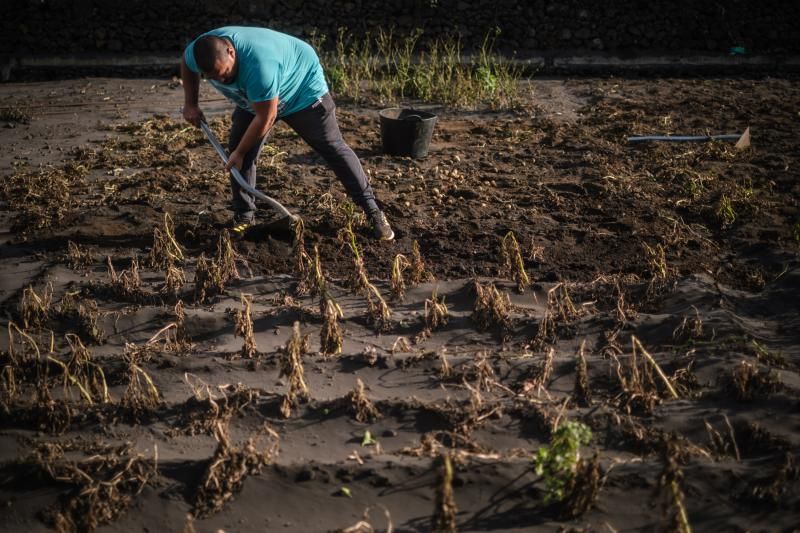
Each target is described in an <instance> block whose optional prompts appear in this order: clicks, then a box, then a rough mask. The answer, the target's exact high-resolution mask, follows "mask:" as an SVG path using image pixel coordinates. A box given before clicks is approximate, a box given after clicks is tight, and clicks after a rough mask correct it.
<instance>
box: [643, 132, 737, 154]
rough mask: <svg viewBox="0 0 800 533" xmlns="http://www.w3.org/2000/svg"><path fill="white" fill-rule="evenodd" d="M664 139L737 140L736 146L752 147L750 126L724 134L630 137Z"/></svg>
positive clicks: (647, 140)
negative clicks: (742, 130) (740, 130)
mask: <svg viewBox="0 0 800 533" xmlns="http://www.w3.org/2000/svg"><path fill="white" fill-rule="evenodd" d="M651 141H663V142H708V141H736V148H737V149H738V150H743V149H745V148H749V147H750V128H749V127H748V128H747V129H746V130H744V133H731V134H724V135H644V136H634V137H628V142H629V143H631V144H636V143H642V142H651Z"/></svg>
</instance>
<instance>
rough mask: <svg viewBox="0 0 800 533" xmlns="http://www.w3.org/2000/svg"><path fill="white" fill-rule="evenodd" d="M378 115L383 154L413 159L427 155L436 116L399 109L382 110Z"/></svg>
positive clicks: (413, 110)
mask: <svg viewBox="0 0 800 533" xmlns="http://www.w3.org/2000/svg"><path fill="white" fill-rule="evenodd" d="M379 115H380V117H381V144H382V145H383V153H385V154H389V155H400V156H406V157H411V158H413V159H420V158H422V157H425V156H426V155H428V147H429V146H430V144H431V137H433V127H434V126H435V125H436V115H434V114H433V113H427V112H425V111H417V110H415V109H401V108H399V107H392V108H389V109H384V110H383V111H381V112H380V113H379Z"/></svg>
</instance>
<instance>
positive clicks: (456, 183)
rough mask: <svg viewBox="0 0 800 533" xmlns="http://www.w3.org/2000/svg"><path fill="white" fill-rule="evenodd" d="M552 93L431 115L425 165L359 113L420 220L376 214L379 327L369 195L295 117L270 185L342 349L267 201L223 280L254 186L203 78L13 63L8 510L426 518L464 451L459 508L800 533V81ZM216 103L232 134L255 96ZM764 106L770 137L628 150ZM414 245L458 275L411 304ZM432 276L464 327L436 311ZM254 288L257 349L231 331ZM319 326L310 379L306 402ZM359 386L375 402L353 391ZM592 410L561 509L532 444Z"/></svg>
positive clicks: (511, 518)
mask: <svg viewBox="0 0 800 533" xmlns="http://www.w3.org/2000/svg"><path fill="white" fill-rule="evenodd" d="M530 90H531V98H530V103H529V105H527V106H526V108H525V109H524V110H521V111H519V112H516V113H503V114H493V113H488V112H452V111H445V110H441V109H437V108H431V109H432V110H433V111H434V112H437V113H438V114H439V123H438V124H437V127H436V133H435V137H434V140H433V145H432V147H431V153H430V156H429V157H428V158H426V159H425V160H422V161H412V160H409V159H404V158H396V157H390V156H385V155H383V154H382V153H381V149H380V133H379V129H378V120H377V111H378V109H377V108H371V107H370V108H364V107H356V106H352V105H348V104H347V103H346V102H340V108H339V110H338V115H339V120H340V125H341V127H342V130H343V132H344V134H345V138H346V139H347V140H348V141H349V142H350V143H351V145H352V147H353V148H354V149H355V150H356V152H357V153H358V154H359V156H360V157H361V159H362V161H363V163H364V166H365V168H367V169H368V171H369V173H370V176H371V179H372V182H373V186H374V188H375V190H376V193H377V194H378V196H379V198H380V199H381V201H382V202H383V204H384V207H385V211H386V213H387V215H388V216H389V219H390V220H391V222H392V223H393V225H394V227H395V230H396V233H397V239H396V241H394V242H392V243H375V242H372V241H370V240H369V239H368V237H367V235H368V233H367V228H366V226H363V225H362V224H361V221H360V220H359V219H358V217H356V218H355V220H354V227H355V235H356V238H357V242H358V245H359V246H360V247H361V250H362V253H363V258H364V263H365V266H366V270H367V271H368V273H369V277H370V279H372V280H373V281H374V283H375V286H376V287H377V289H378V290H379V291H380V293H381V294H382V295H383V296H384V297H385V298H386V300H387V302H388V304H389V307H390V308H391V318H390V324H388V325H387V326H386V327H385V328H383V330H381V331H376V326H375V324H374V323H373V322H372V321H370V320H369V319H368V318H367V317H366V316H365V312H366V310H367V307H368V305H367V299H366V298H365V296H364V295H363V294H361V293H359V292H357V291H353V290H350V288H349V287H350V285H349V283H348V281H347V280H348V278H349V277H350V276H351V274H352V272H353V260H352V254H351V252H350V249H349V248H348V247H347V245H346V244H343V243H342V241H341V240H339V238H338V235H339V233H340V230H341V229H342V228H343V227H344V225H345V223H346V220H347V218H346V212H347V211H346V209H343V208H342V205H343V203H342V201H343V199H344V194H343V190H342V188H341V186H340V185H339V184H338V183H337V182H336V180H335V178H334V177H333V176H332V174H331V173H330V172H328V170H327V169H326V167H325V165H324V164H323V162H322V161H321V160H320V159H319V158H318V157H317V156H316V155H315V154H313V153H312V152H311V150H310V149H309V148H308V147H307V146H306V145H304V144H303V143H302V141H301V140H300V139H298V138H297V136H296V135H294V134H293V132H292V131H291V130H290V129H288V128H287V127H286V126H285V125H283V124H279V125H278V126H277V127H276V130H275V132H274V134H273V136H272V142H271V143H270V145H269V146H268V147H267V148H266V150H265V152H264V154H263V155H262V158H261V162H260V174H261V175H260V183H259V185H260V187H261V188H262V189H264V190H265V191H268V194H270V195H272V196H274V197H276V198H278V199H279V200H280V201H281V202H283V203H284V204H285V205H286V206H287V207H289V208H290V209H291V210H292V211H294V212H296V213H297V214H299V215H301V216H302V217H303V219H304V221H305V247H306V249H307V250H308V251H309V252H311V251H312V250H313V247H314V246H315V245H316V246H318V249H319V253H320V259H321V263H322V266H323V269H324V272H325V274H326V276H327V278H328V280H329V281H328V285H329V290H330V294H331V295H332V296H333V297H334V298H335V299H336V301H337V302H338V303H339V305H340V306H341V308H342V311H343V319H342V320H340V325H341V327H342V329H343V332H344V342H343V350H342V353H341V354H339V355H335V356H328V357H325V356H323V355H321V354H320V353H319V352H320V330H321V329H322V325H323V319H322V317H321V315H320V306H319V297H317V296H312V295H310V294H298V291H297V288H298V287H297V286H298V284H297V281H298V273H297V272H296V270H295V253H294V241H293V235H292V234H291V233H290V232H286V231H277V230H274V228H273V227H272V226H271V225H270V224H269V222H270V220H269V218H270V215H269V213H267V212H265V213H263V217H262V220H263V223H262V224H260V225H259V226H258V227H257V228H255V229H254V230H252V231H251V232H250V233H249V234H248V235H247V236H246V237H245V238H244V239H242V240H238V241H235V242H234V243H233V248H234V250H235V259H234V264H235V266H236V270H237V272H238V276H237V275H234V276H232V277H231V279H229V280H228V281H227V283H226V284H225V287H224V289H222V290H221V291H218V292H216V293H215V292H210V293H209V294H208V295H207V297H206V298H204V299H202V300H198V298H197V291H196V288H195V287H196V278H197V276H196V273H197V270H198V260H199V258H200V256H201V254H202V255H203V256H204V258H212V257H214V256H215V255H216V254H217V243H218V239H219V238H220V235H222V234H223V233H224V231H223V230H224V228H225V226H226V224H227V223H228V218H229V216H230V214H229V212H228V211H227V202H228V200H227V198H228V192H227V178H226V177H225V175H224V173H223V172H222V171H221V168H220V165H219V163H218V161H217V159H216V155H215V154H214V153H213V151H212V149H211V148H210V146H209V145H208V144H207V143H206V142H205V141H204V139H203V137H202V134H200V133H199V132H198V131H196V130H193V129H191V128H188V127H187V126H186V125H185V124H183V123H182V122H181V121H180V120H179V111H178V110H179V109H180V106H181V102H182V89H181V88H180V87H179V86H178V85H177V84H175V83H173V82H170V81H169V80H155V79H154V80H123V79H81V80H70V81H54V82H41V83H24V84H21V83H20V84H5V85H0V112H2V116H1V118H2V120H0V126H3V125H4V126H6V127H3V128H0V146H2V147H3V150H2V152H1V153H0V173H2V176H3V186H2V187H0V200H2V205H3V209H2V213H0V242H2V244H0V305H1V306H2V310H3V318H2V322H3V328H2V332H0V347H2V349H3V353H2V355H0V357H2V359H0V362H2V365H1V366H2V368H3V373H2V375H0V529H2V530H3V531H9V532H11V531H40V530H46V529H53V528H55V527H57V526H58V527H62V528H65V530H69V528H70V527H74V528H75V529H77V530H88V529H91V528H93V527H95V526H97V527H98V529H99V530H102V531H140V530H141V531H178V530H181V529H182V528H183V527H184V525H185V524H186V520H187V519H186V516H187V514H188V513H194V514H195V515H197V518H196V519H195V522H194V528H195V529H196V530H197V531H217V530H218V529H223V530H225V531H274V530H284V531H332V530H338V529H342V528H347V527H349V526H353V525H354V524H356V523H357V522H359V520H361V519H362V516H363V514H364V512H365V510H367V509H369V516H368V518H367V519H366V520H367V521H368V522H369V523H370V524H371V525H372V527H374V528H375V529H376V530H380V531H386V530H387V529H389V528H390V527H391V528H393V530H394V531H430V530H431V529H432V517H434V516H435V514H436V509H439V508H441V507H442V505H439V504H440V503H441V501H442V500H441V495H440V494H439V492H440V491H441V488H442V486H443V485H447V484H443V483H442V478H443V477H446V476H444V475H443V472H444V471H445V470H446V469H445V468H444V467H443V466H442V464H443V460H442V457H443V456H444V455H447V456H448V457H450V461H451V462H452V465H453V477H452V482H451V483H450V484H449V487H450V488H451V489H452V495H453V498H454V503H455V507H456V509H457V511H456V514H455V522H456V524H457V528H458V530H460V531H553V530H558V529H559V528H563V529H564V530H571V531H588V530H592V531H630V530H638V531H653V530H666V529H670V528H671V527H673V525H674V523H675V520H676V516H678V515H679V514H680V513H679V506H678V505H677V504H676V502H682V505H683V506H684V508H685V511H686V515H687V517H688V522H689V523H690V524H691V526H692V528H693V529H694V530H695V531H792V530H795V529H794V528H796V527H797V524H800V511H798V509H800V483H798V479H799V478H800V469H799V468H798V466H797V463H796V456H797V453H798V446H800V417H798V408H800V403H799V402H798V400H799V397H798V390H800V372H798V365H800V333H798V332H800V298H798V294H799V293H800V268H798V250H800V212H799V211H798V205H797V202H798V198H800V182H798V180H797V167H798V165H800V153H799V152H798V151H797V142H796V140H797V138H798V136H799V135H800V106H798V104H800V88H798V84H797V82H796V80H790V79H769V78H767V79H746V80H732V79H705V80H702V79H662V80H656V79H642V80H638V79H581V80H536V81H534V82H533V83H532V84H531V85H530ZM203 98H204V101H203V105H204V109H205V111H206V114H207V116H208V117H209V118H210V119H212V126H213V127H214V128H215V129H216V130H217V132H218V133H219V134H220V135H222V136H224V132H225V126H226V124H227V122H228V118H227V113H228V112H229V107H228V105H227V104H226V102H224V101H223V100H221V99H220V98H219V97H217V96H216V95H214V94H213V93H211V92H210V91H209V90H207V88H205V87H204V93H203ZM426 108H428V107H427V106H426ZM747 126H750V127H751V132H752V139H753V147H752V148H751V149H748V150H744V151H737V150H734V149H733V146H732V144H730V143H709V144H677V143H674V144H649V145H643V146H636V147H634V146H630V145H629V144H628V143H627V142H626V137H627V136H628V135H640V134H656V133H659V134H666V133H676V134H677V133H680V134H705V133H731V132H740V131H742V130H743V129H744V128H745V127H747ZM165 213H169V215H170V217H171V219H172V220H173V221H174V236H175V240H176V241H177V242H178V243H179V244H180V245H181V247H182V251H183V256H184V257H183V259H182V260H181V261H177V263H176V264H175V266H176V267H177V268H179V269H181V271H183V272H185V277H186V281H187V282H186V284H185V285H184V286H183V287H178V288H176V289H174V290H171V289H169V288H168V287H166V284H167V283H166V277H165V269H164V266H163V265H161V266H153V264H152V263H151V262H150V261H149V260H148V258H149V257H151V251H152V249H153V247H154V243H155V239H154V229H156V228H158V229H159V230H163V229H164V216H165ZM509 231H513V232H514V235H515V236H516V239H517V241H518V243H519V247H520V251H521V259H522V261H523V263H524V266H525V269H526V271H527V274H528V275H529V276H530V279H531V281H532V284H531V285H530V286H528V287H527V288H526V290H525V291H524V292H523V293H519V292H518V291H517V284H516V283H515V281H514V280H513V279H512V274H511V272H509V271H508V270H507V269H506V268H505V267H504V258H503V254H502V250H501V243H502V241H503V237H504V236H505V235H506V234H507V233H508V232H509ZM414 241H417V242H418V244H419V248H420V250H421V255H422V257H423V258H424V261H425V264H426V265H427V267H428V269H429V271H430V272H431V274H432V277H430V278H428V279H425V280H423V281H421V282H420V283H417V284H413V283H411V281H410V279H409V274H410V270H407V271H406V284H407V285H408V287H407V290H406V292H405V297H404V299H403V300H402V301H398V300H394V299H391V298H390V294H391V292H392V291H391V283H390V279H389V278H390V271H391V263H392V260H393V259H394V257H395V256H396V254H398V253H402V254H404V255H406V256H408V257H411V254H412V243H413V242H414ZM70 243H72V245H73V246H72V248H71V249H72V253H70ZM107 258H108V259H107ZM134 258H136V259H137V264H138V276H139V277H138V278H136V275H135V274H134V268H133V266H134V264H133V260H134ZM108 263H110V264H111V265H112V269H109V267H108V266H107V264H108ZM135 279H140V281H139V282H135ZM132 280H133V281H132ZM476 282H477V283H479V284H480V285H481V286H482V287H488V286H489V285H490V284H492V283H494V284H495V286H496V287H497V289H498V290H499V294H501V295H508V297H509V302H507V308H508V312H507V314H505V315H503V317H502V318H503V324H502V325H500V326H497V325H495V326H489V327H487V328H482V327H481V326H482V324H481V323H480V322H479V321H477V322H476V319H475V306H476V303H475V302H476ZM28 287H32V288H33V290H34V291H35V293H36V295H37V297H38V298H39V300H37V299H36V298H34V297H32V295H31V292H30V291H27V292H26V289H27V288H28ZM434 291H435V292H436V293H437V294H438V296H439V297H444V298H445V299H444V301H445V303H446V305H447V308H448V312H449V320H448V322H447V324H446V325H444V326H442V327H439V328H438V329H435V330H434V331H432V332H426V331H425V313H426V300H429V299H431V298H432V293H433V292H434ZM241 294H247V295H250V298H251V300H252V309H251V313H252V323H253V329H254V340H255V343H256V350H257V351H256V353H255V354H254V355H252V357H248V356H243V354H242V347H243V340H242V338H241V336H237V335H236V331H235V323H236V314H237V312H239V311H240V310H242V309H243V304H242V302H241V299H240V298H241V296H240V295H241ZM178 300H180V301H182V302H183V305H184V309H185V315H186V318H185V321H184V322H183V323H184V325H185V333H186V335H187V336H188V342H190V345H186V344H183V345H181V346H177V345H176V342H174V341H175V339H174V338H173V337H174V335H175V331H176V329H177V328H175V327H174V326H173V327H172V328H170V329H168V330H166V331H162V330H163V328H164V327H165V326H168V325H169V324H173V325H174V324H176V323H179V322H180V321H178V319H177V318H176V311H175V304H176V303H177V302H178ZM501 300H502V298H501ZM48 302H49V305H48ZM45 310H46V312H45ZM26 321H27V325H26ZM295 322H298V323H299V327H300V331H301V332H302V334H303V335H308V336H309V339H308V344H309V345H308V350H307V353H305V354H304V355H302V356H301V358H300V360H301V361H302V366H303V368H304V376H305V377H304V379H305V382H306V384H307V386H308V391H309V394H308V398H307V399H300V400H298V401H297V402H296V403H295V404H294V405H293V408H292V409H291V413H290V416H289V417H288V418H287V417H285V415H284V414H283V413H282V405H283V402H284V401H285V397H286V395H287V394H289V392H290V390H291V380H290V379H289V378H288V377H287V376H286V375H284V373H283V372H282V368H283V365H284V364H285V361H286V359H287V357H286V354H285V350H284V347H285V346H286V345H287V343H288V342H289V340H290V339H291V336H292V326H293V324H294V323H295ZM6 326H8V327H6ZM51 332H52V337H51ZM159 332H161V333H160V334H159ZM154 336H156V339H155V340H154V341H152V342H149V343H148V341H149V340H151V339H153V337H154ZM51 338H52V339H53V340H52V342H51ZM83 346H85V347H86V348H87V350H88V355H86V352H83V351H82V350H81V347H83ZM648 357H651V358H652V361H653V362H652V363H651V362H648V361H650V360H651V359H649V358H648ZM583 361H585V364H584V363H583ZM100 370H102V376H103V378H104V381H105V383H106V384H107V387H108V391H107V394H106V393H104V392H103V388H102V385H101V382H102V381H103V380H100V379H99V378H98V376H100ZM660 372H662V373H663V377H662V376H661V375H660ZM148 380H152V387H151V385H150V382H149V381H148ZM359 380H360V382H362V383H363V385H364V394H365V396H366V398H367V399H368V400H369V401H370V402H372V404H373V406H374V409H375V411H372V412H371V413H370V412H368V411H369V410H368V409H365V407H364V405H362V409H361V410H360V411H359V410H357V409H354V405H356V403H357V402H356V401H355V400H354V396H353V391H354V390H355V389H357V384H358V382H359ZM132 383H133V385H136V384H137V383H138V384H139V385H140V389H138V391H139V393H138V394H136V389H135V387H133V386H132V385H131V384H132ZM78 384H82V386H83V387H84V389H86V390H85V391H84V392H82V391H81V390H80V387H79V386H78ZM152 388H155V389H156V390H157V391H158V401H157V403H155V404H149V403H148V401H147V400H148V397H147V395H146V392H147V391H149V390H152ZM104 400H105V401H104ZM361 415H363V416H361ZM359 418H361V419H362V420H361V421H359V420H358V419H359ZM218 421H222V422H221V425H217V424H216V423H217V422H218ZM567 421H576V422H582V423H583V424H586V425H587V426H588V427H589V428H590V429H591V431H592V439H591V442H590V443H589V444H588V445H586V446H583V447H582V449H581V458H582V459H581V462H580V463H579V469H578V471H579V473H580V476H581V477H579V480H578V482H577V483H575V485H574V487H573V489H574V490H573V491H572V492H571V493H570V496H571V498H568V499H567V500H566V501H564V502H561V503H559V502H555V503H554V502H552V501H549V502H548V501H546V498H545V495H546V491H547V487H546V480H544V479H543V478H542V477H541V476H538V475H536V473H535V472H534V468H533V464H534V463H533V460H534V455H535V453H536V450H537V449H539V448H540V447H542V446H546V445H547V444H548V443H549V442H550V439H551V437H552V435H553V434H554V433H555V432H557V430H558V428H560V427H565V424H566V422H567ZM221 427H227V428H228V429H227V431H226V432H224V433H222V434H220V433H219V432H218V433H216V436H215V431H214V430H215V428H217V429H219V428H221ZM273 432H274V433H273ZM367 433H368V434H369V437H371V439H369V438H365V437H366V435H367ZM250 437H253V438H255V441H254V443H253V445H252V446H247V445H246V441H247V440H248V438H250ZM220 441H221V443H220ZM271 446H276V448H271ZM220 467H221V468H226V469H227V470H224V471H217V470H214V468H220ZM209 472H211V473H212V474H213V473H214V472H217V474H216V477H214V476H211V477H209V475H208V473H209ZM209 479H210V481H209ZM236 481H240V483H239V484H237V483H236ZM673 481H674V483H673ZM229 496H230V498H228V497H229ZM445 501H447V500H446V499H445ZM437 502H438V503H437ZM445 507H446V506H445ZM389 524H391V526H389ZM362 530H363V531H368V529H367V528H366V527H364V528H363V529H361V530H358V531H362ZM353 531H356V530H353Z"/></svg>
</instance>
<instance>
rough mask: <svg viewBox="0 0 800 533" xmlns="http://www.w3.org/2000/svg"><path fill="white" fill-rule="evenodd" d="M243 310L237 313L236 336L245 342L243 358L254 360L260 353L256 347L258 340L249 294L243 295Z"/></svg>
mask: <svg viewBox="0 0 800 533" xmlns="http://www.w3.org/2000/svg"><path fill="white" fill-rule="evenodd" d="M241 302H242V309H237V310H236V312H235V315H234V317H235V325H236V330H235V331H234V336H236V337H241V338H242V339H243V340H244V344H243V345H242V350H241V353H242V357H245V358H247V359H252V358H253V357H255V356H256V355H257V353H258V350H257V347H256V338H255V335H254V333H253V316H252V310H251V302H252V301H251V299H250V296H249V295H247V294H244V293H243V294H242V295H241Z"/></svg>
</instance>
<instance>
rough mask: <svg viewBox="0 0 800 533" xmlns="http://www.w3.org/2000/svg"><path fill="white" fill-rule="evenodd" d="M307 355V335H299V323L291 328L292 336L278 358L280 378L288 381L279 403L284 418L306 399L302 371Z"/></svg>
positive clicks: (306, 387)
mask: <svg viewBox="0 0 800 533" xmlns="http://www.w3.org/2000/svg"><path fill="white" fill-rule="evenodd" d="M306 353H308V335H306V336H303V335H301V334H300V322H295V323H294V326H292V336H291V337H290V338H289V341H288V342H287V343H286V346H284V348H283V350H282V353H281V357H280V377H284V376H285V377H286V378H287V380H288V381H289V384H288V386H289V390H288V392H287V393H286V395H285V396H284V397H283V401H282V402H281V414H282V415H283V416H284V418H289V417H290V416H291V415H292V408H293V407H295V406H296V404H297V401H298V400H299V399H305V398H308V396H309V394H308V385H306V382H305V372H304V371H303V355H305V354H306Z"/></svg>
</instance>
